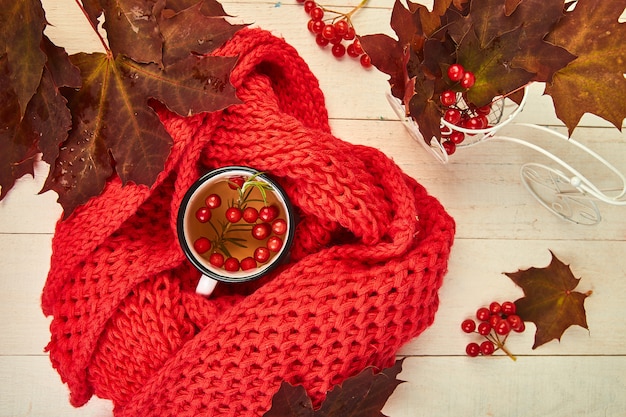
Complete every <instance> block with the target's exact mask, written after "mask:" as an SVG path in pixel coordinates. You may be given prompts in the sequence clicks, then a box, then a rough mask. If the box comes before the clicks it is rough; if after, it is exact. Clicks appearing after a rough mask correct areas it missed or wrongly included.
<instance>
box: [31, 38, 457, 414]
mask: <svg viewBox="0 0 626 417" xmlns="http://www.w3.org/2000/svg"><path fill="white" fill-rule="evenodd" d="M216 55H223V56H235V55H238V56H239V62H238V64H237V66H236V68H235V69H234V71H233V73H232V77H231V82H232V83H233V85H234V86H235V88H236V90H237V95H238V97H239V98H240V99H241V100H242V102H243V103H242V104H238V105H233V106H231V107H229V108H228V109H226V110H224V111H221V112H215V113H211V114H201V115H197V116H193V117H179V116H176V115H173V114H171V113H169V112H167V111H166V110H159V116H160V117H161V120H162V122H163V124H164V125H165V127H166V128H167V130H168V132H169V133H170V134H171V136H172V138H173V140H174V146H173V149H172V152H171V154H170V156H169V159H168V160H167V163H166V166H165V169H164V171H163V172H162V173H161V174H160V176H159V177H158V179H157V182H156V184H155V185H154V186H152V187H151V188H148V187H145V186H137V185H134V184H127V185H125V186H122V184H121V181H120V180H119V178H115V179H112V180H111V181H110V182H109V183H108V184H107V186H106V188H105V190H104V192H103V194H102V195H100V196H98V197H96V198H94V199H92V200H90V201H89V202H88V203H87V204H86V205H85V206H82V207H80V208H78V209H77V210H76V211H75V212H74V213H73V214H72V216H70V218H69V219H67V220H65V221H62V222H59V223H58V224H57V227H56V232H55V235H54V239H53V243H52V246H53V255H52V261H51V268H50V272H49V275H48V280H47V282H46V286H45V288H44V291H43V311H44V313H45V314H46V315H52V316H53V320H52V323H51V326H50V330H51V341H50V343H49V345H48V347H47V349H48V351H49V352H50V358H51V360H52V363H53V365H54V367H55V368H56V369H57V370H58V372H59V374H60V375H61V377H62V379H63V381H64V382H65V383H67V385H68V386H69V389H70V391H71V402H72V404H73V405H75V406H80V405H83V404H84V403H86V402H87V401H88V400H89V398H90V397H91V396H92V395H94V394H95V395H97V396H99V397H101V398H109V399H111V400H112V401H113V403H114V405H115V415H116V416H118V417H121V416H133V417H136V416H142V417H148V416H154V417H166V416H176V417H185V416H195V417H200V416H217V415H220V416H233V417H235V416H236V417H242V416H261V415H263V413H264V412H266V411H267V410H268V409H269V407H270V404H271V397H272V396H273V394H274V393H275V392H276V391H277V390H278V388H279V386H280V384H281V382H282V381H283V380H286V381H288V382H291V383H292V384H303V385H304V387H305V388H306V389H307V391H308V393H309V395H310V396H311V397H312V398H313V400H314V403H315V404H319V403H320V402H321V400H322V399H323V398H324V396H325V394H326V392H327V391H328V390H329V389H331V388H332V387H333V386H334V385H335V384H338V383H341V382H342V381H343V380H344V379H346V378H347V377H350V376H352V375H355V374H357V373H358V372H360V371H361V370H363V369H364V368H365V367H367V366H369V365H374V366H377V367H380V368H382V367H387V366H391V365H392V364H393V362H394V360H395V354H396V352H397V350H398V349H399V347H400V346H401V345H402V344H404V343H406V342H407V341H408V340H410V339H411V338H413V337H415V336H416V335H418V334H420V333H421V332H422V331H423V330H424V329H425V328H426V327H428V326H429V325H430V324H431V323H432V321H433V317H434V314H435V311H436V309H437V305H438V299H437V291H438V289H439V287H440V285H441V281H442V277H443V275H444V273H445V271H446V268H447V261H448V256H449V252H450V247H451V245H452V241H453V235H454V222H453V220H452V219H451V218H450V217H449V216H448V215H447V214H446V212H445V211H444V209H443V208H442V206H441V205H440V204H439V203H438V202H437V201H436V200H435V199H434V198H433V197H431V196H429V195H428V194H427V193H426V191H425V190H424V188H423V187H422V186H420V185H419V184H417V183H416V182H415V181H414V180H413V179H411V178H410V177H408V176H406V175H405V174H403V172H402V171H401V170H400V168H399V167H398V166H396V165H395V164H394V163H393V162H392V161H391V160H390V159H389V158H387V157H386V156H385V155H383V154H382V153H381V152H379V151H377V150H376V149H373V148H369V147H365V146H357V145H352V144H349V143H346V142H343V141H341V140H340V139H338V138H336V137H334V136H332V134H331V133H330V129H329V126H328V116H327V113H326V109H325V106H324V98H323V95H322V92H321V91H320V89H319V86H318V83H317V80H316V79H315V77H314V76H313V75H312V74H311V72H310V70H309V68H308V67H307V65H306V64H305V63H304V61H303V60H302V59H301V58H300V57H299V56H298V54H297V53H296V51H295V50H294V49H293V48H292V47H291V46H289V45H288V44H286V43H285V42H284V41H283V40H281V39H278V38H276V37H274V36H272V35H271V34H269V33H268V32H265V31H262V30H253V29H244V30H241V31H240V32H238V34H236V35H235V36H234V38H233V39H231V40H230V41H229V42H228V43H227V44H226V45H225V46H224V47H222V48H221V49H220V50H218V51H217V52H216ZM225 165H246V166H251V167H254V168H255V169H257V170H260V171H263V172H266V173H268V174H270V175H271V176H272V177H273V178H275V179H277V181H278V183H279V184H280V185H281V186H282V187H283V188H284V189H285V190H286V192H287V194H288V195H289V197H290V199H291V201H292V203H293V205H294V206H295V207H296V209H297V211H298V215H299V223H298V226H297V229H296V236H295V242H294V246H293V249H292V253H291V258H290V261H289V263H288V264H286V265H285V266H282V267H281V268H279V269H278V270H276V271H273V272H272V273H271V274H269V275H268V276H267V277H264V278H262V279H261V280H258V281H254V282H252V283H248V284H218V286H217V288H216V290H215V292H214V293H213V294H212V295H211V297H210V298H208V299H207V298H204V297H202V296H199V295H197V294H195V292H194V288H195V285H196V283H197V281H198V279H199V277H200V274H199V272H197V271H196V270H195V269H194V268H193V267H192V266H191V265H190V263H189V262H188V261H187V260H186V258H185V257H184V255H183V253H182V251H181V249H180V246H179V244H178V242H177V238H176V214H177V212H178V207H179V205H180V203H181V199H182V197H183V194H184V193H185V191H186V190H187V189H188V188H189V186H190V185H191V184H192V183H193V182H194V181H195V180H196V179H197V178H198V177H199V176H200V175H201V174H202V173H203V172H205V171H207V170H209V169H213V168H216V167H220V166H225Z"/></svg>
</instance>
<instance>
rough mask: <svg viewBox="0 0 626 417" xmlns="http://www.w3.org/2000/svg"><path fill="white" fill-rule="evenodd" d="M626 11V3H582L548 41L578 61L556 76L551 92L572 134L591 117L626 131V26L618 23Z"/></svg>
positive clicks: (614, 0)
mask: <svg viewBox="0 0 626 417" xmlns="http://www.w3.org/2000/svg"><path fill="white" fill-rule="evenodd" d="M623 11H624V0H603V1H579V2H578V3H577V4H576V8H575V9H574V10H573V11H571V12H568V13H566V15H565V17H563V18H562V19H561V20H560V22H559V23H558V24H557V25H556V27H555V28H554V30H553V31H552V32H551V33H550V35H549V36H548V37H547V39H546V40H547V41H548V42H551V43H553V44H555V45H558V46H561V47H563V48H565V49H567V50H568V51H570V52H571V53H572V54H574V55H576V56H577V58H576V59H575V60H574V61H572V62H571V63H570V64H569V65H567V66H566V67H565V68H563V69H562V70H560V71H558V72H557V73H556V74H554V77H553V79H552V82H551V83H550V84H548V85H546V91H545V92H546V94H549V95H550V96H552V100H553V101H554V107H555V109H556V114H557V116H558V117H559V119H561V120H562V121H563V122H564V123H565V125H566V126H567V128H568V130H569V133H570V135H571V133H572V132H573V130H574V128H575V127H576V126H577V125H578V122H579V121H580V118H581V117H582V116H583V114H585V113H592V114H595V115H597V116H600V117H602V118H603V119H606V120H608V121H609V122H611V123H612V124H613V125H614V126H615V127H617V128H618V129H620V130H621V127H622V122H623V120H624V118H625V117H626V100H624V97H625V96H626V78H625V77H624V72H625V70H624V65H625V64H624V63H625V62H626V48H625V47H624V39H626V23H619V22H618V19H619V17H620V15H621V14H622V12H623Z"/></svg>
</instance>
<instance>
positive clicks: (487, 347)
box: [461, 301, 526, 360]
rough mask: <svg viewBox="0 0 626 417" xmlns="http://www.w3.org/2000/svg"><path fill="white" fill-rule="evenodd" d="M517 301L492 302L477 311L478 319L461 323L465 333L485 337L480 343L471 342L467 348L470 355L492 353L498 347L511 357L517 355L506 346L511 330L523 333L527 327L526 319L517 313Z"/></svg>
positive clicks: (513, 357) (466, 350)
mask: <svg viewBox="0 0 626 417" xmlns="http://www.w3.org/2000/svg"><path fill="white" fill-rule="evenodd" d="M515 310H516V308H515V303H513V302H511V301H505V302H503V303H502V304H500V303H498V302H497V301H494V302H492V303H491V304H490V305H489V307H481V308H479V309H478V310H477V311H476V319H477V320H478V323H477V322H476V321H475V320H474V319H466V320H463V322H462V323H461V329H462V330H463V331H464V332H465V333H477V334H479V335H480V336H483V337H484V339H485V340H484V341H483V342H482V343H480V344H478V343H476V342H471V343H469V344H468V345H467V347H466V348H465V352H466V353H467V354H468V355H469V356H472V357H474V356H478V355H479V354H482V355H485V356H487V355H492V354H493V353H494V352H495V351H497V350H498V349H500V350H502V351H503V352H505V353H506V354H507V355H508V356H509V357H510V358H511V359H513V360H515V356H513V355H512V354H511V352H509V351H508V350H507V349H506V347H505V346H504V344H505V342H506V339H507V338H508V336H509V334H510V333H511V331H513V332H516V333H521V332H523V331H524V330H525V329H526V326H525V324H524V321H523V320H522V319H521V318H520V317H519V316H518V315H517V314H515Z"/></svg>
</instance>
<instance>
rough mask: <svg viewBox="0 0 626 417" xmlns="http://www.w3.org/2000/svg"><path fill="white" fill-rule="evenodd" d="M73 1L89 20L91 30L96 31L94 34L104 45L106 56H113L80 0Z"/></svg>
mask: <svg viewBox="0 0 626 417" xmlns="http://www.w3.org/2000/svg"><path fill="white" fill-rule="evenodd" d="M75 2H76V4H77V5H78V8H79V9H80V10H81V11H82V12H83V14H84V15H85V18H86V19H87V21H88V22H89V25H91V28H92V29H93V31H94V32H96V35H97V36H98V39H100V43H101V44H102V46H103V47H104V50H105V51H106V54H107V57H108V58H113V52H112V51H111V48H109V45H107V43H106V41H105V40H104V38H103V37H102V35H101V34H100V31H98V27H97V26H96V25H95V24H94V22H93V21H92V20H91V18H90V17H89V14H88V13H87V10H85V7H84V6H83V4H82V2H81V1H80V0H75Z"/></svg>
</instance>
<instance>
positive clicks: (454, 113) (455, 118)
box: [439, 64, 491, 155]
mask: <svg viewBox="0 0 626 417" xmlns="http://www.w3.org/2000/svg"><path fill="white" fill-rule="evenodd" d="M447 75H448V79H449V80H450V82H451V85H450V88H449V89H447V90H445V91H443V92H442V93H441V95H440V96H439V99H440V101H441V104H442V105H443V120H445V121H446V122H448V123H449V124H451V125H454V126H459V127H461V128H464V129H470V130H477V129H486V128H488V127H489V119H488V118H487V116H489V114H490V113H491V104H487V105H485V106H482V107H477V106H475V105H473V104H471V103H468V102H467V100H466V96H467V95H466V93H467V91H468V90H469V89H470V88H472V86H473V85H474V83H475V82H476V77H475V75H474V73H473V72H471V71H466V70H465V68H463V66H462V65H461V64H452V65H450V66H449V67H448V71H447ZM441 137H442V141H441V145H442V146H443V148H444V150H445V151H446V153H447V154H448V155H452V154H453V153H454V152H455V151H456V146H457V145H459V144H460V143H462V142H463V141H464V140H465V133H464V132H462V131H459V130H455V129H453V128H450V127H449V126H446V125H443V124H442V128H441Z"/></svg>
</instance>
